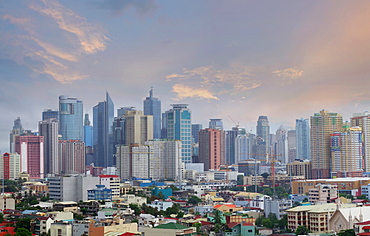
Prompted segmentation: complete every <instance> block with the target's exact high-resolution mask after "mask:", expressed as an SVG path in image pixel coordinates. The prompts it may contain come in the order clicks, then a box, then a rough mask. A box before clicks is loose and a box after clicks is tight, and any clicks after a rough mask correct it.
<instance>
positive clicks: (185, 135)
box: [165, 104, 192, 163]
mask: <svg viewBox="0 0 370 236" xmlns="http://www.w3.org/2000/svg"><path fill="white" fill-rule="evenodd" d="M171 106H172V109H170V110H168V111H166V112H165V120H166V122H167V125H166V126H165V127H166V129H167V136H166V138H167V139H168V140H181V155H182V162H184V163H191V162H192V140H191V139H192V136H191V111H190V109H188V104H171Z"/></svg>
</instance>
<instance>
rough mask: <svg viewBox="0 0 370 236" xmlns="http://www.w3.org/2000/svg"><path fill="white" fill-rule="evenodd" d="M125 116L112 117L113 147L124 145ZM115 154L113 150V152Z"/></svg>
mask: <svg viewBox="0 0 370 236" xmlns="http://www.w3.org/2000/svg"><path fill="white" fill-rule="evenodd" d="M125 120H126V118H125V116H120V117H114V122H113V144H114V147H116V146H117V145H122V144H125V143H126V141H125V140H126V138H125ZM114 153H115V150H114Z"/></svg>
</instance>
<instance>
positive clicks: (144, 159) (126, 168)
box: [116, 144, 152, 179]
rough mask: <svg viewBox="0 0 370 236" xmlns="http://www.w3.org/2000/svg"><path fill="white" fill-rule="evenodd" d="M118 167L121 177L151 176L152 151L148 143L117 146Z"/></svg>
mask: <svg viewBox="0 0 370 236" xmlns="http://www.w3.org/2000/svg"><path fill="white" fill-rule="evenodd" d="M116 148H117V151H116V156H117V168H118V172H119V176H120V178H121V179H131V178H132V177H135V178H149V168H148V166H149V159H150V158H151V155H152V153H151V152H150V150H149V146H147V145H139V144H133V145H129V146H127V145H120V146H117V147H116Z"/></svg>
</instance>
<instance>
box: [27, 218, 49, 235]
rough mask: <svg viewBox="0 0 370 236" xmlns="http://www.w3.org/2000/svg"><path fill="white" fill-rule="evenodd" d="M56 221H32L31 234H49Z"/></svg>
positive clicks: (36, 219)
mask: <svg viewBox="0 0 370 236" xmlns="http://www.w3.org/2000/svg"><path fill="white" fill-rule="evenodd" d="M52 223H54V220H53V219H52V218H51V217H36V218H34V219H32V220H31V222H30V226H31V232H32V233H33V234H36V235H41V234H45V235H46V234H47V233H48V232H49V229H50V227H51V224H52Z"/></svg>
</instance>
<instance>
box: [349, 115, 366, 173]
mask: <svg viewBox="0 0 370 236" xmlns="http://www.w3.org/2000/svg"><path fill="white" fill-rule="evenodd" d="M351 126H359V127H361V128H362V135H363V137H364V138H363V150H364V153H363V155H364V164H365V166H364V168H365V171H366V172H370V113H369V112H363V113H355V114H353V117H352V118H351Z"/></svg>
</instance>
